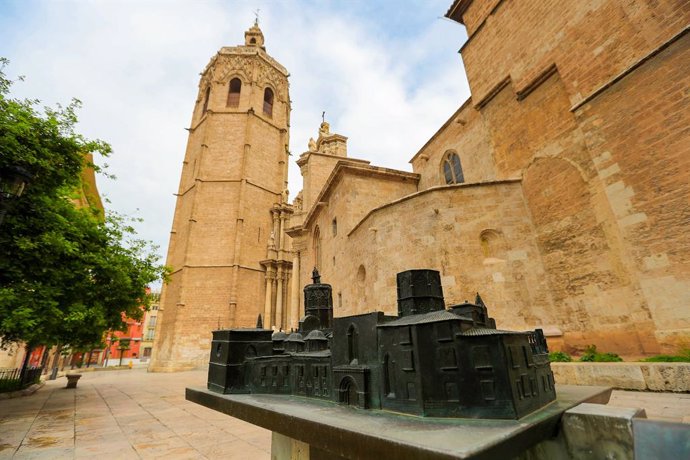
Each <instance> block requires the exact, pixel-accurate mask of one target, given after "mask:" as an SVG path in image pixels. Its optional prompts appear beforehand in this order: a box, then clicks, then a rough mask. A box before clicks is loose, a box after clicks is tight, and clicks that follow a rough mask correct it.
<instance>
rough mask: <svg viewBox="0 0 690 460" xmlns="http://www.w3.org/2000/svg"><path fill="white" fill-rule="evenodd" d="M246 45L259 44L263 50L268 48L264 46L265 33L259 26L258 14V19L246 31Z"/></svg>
mask: <svg viewBox="0 0 690 460" xmlns="http://www.w3.org/2000/svg"><path fill="white" fill-rule="evenodd" d="M244 45H245V46H258V47H259V48H261V49H262V50H264V51H265V50H266V47H265V46H264V33H263V32H261V29H260V28H259V16H258V14H257V17H256V19H255V20H254V25H253V26H251V27H250V28H249V30H247V31H246V32H245V33H244Z"/></svg>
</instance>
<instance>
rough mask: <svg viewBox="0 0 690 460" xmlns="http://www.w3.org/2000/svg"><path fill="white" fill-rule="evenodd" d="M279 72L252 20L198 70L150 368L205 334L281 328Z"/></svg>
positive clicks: (285, 212)
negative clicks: (237, 42) (236, 42)
mask: <svg viewBox="0 0 690 460" xmlns="http://www.w3.org/2000/svg"><path fill="white" fill-rule="evenodd" d="M287 75H288V73H287V70H286V69H285V68H284V67H283V66H282V65H280V64H279V63H278V62H277V61H275V60H274V59H273V58H272V57H270V56H269V55H268V54H267V53H266V50H265V47H264V37H263V34H262V32H261V30H260V29H259V27H258V25H257V24H254V26H253V27H251V28H250V29H249V30H248V31H247V32H245V44H244V45H243V46H235V47H224V48H222V49H221V50H220V51H219V52H218V53H217V54H216V55H215V56H214V57H213V58H212V59H211V61H210V62H209V64H208V65H207V66H206V68H205V69H204V71H203V72H202V74H201V80H200V82H199V96H198V99H197V101H196V102H195V105H194V110H193V114H192V121H191V125H190V128H189V140H188V143H187V151H186V154H185V159H184V164H183V167H182V177H181V179H180V187H179V190H178V193H177V204H176V207H175V216H174V219H173V228H172V230H171V234H170V244H169V247H168V256H167V264H168V265H169V266H171V267H172V268H173V272H172V274H171V277H170V282H169V283H167V284H166V285H165V286H164V287H163V289H162V292H161V308H160V310H159V313H158V321H159V322H160V323H161V327H160V329H159V331H158V332H157V333H156V338H155V346H154V349H153V354H152V358H151V364H150V369H151V370H153V371H174V370H182V369H190V368H194V367H196V366H198V365H201V364H203V363H205V362H206V360H207V353H208V349H209V346H210V342H209V337H210V336H209V333H210V332H209V331H211V330H213V329H218V328H219V327H230V326H250V325H254V324H256V321H257V317H258V316H259V315H262V316H263V318H264V324H266V325H268V326H271V325H276V326H277V327H281V325H283V324H284V323H285V320H284V317H285V314H286V312H287V311H288V309H287V302H288V298H289V289H288V287H289V286H290V273H291V264H292V260H291V255H290V251H289V250H288V244H289V242H288V241H287V239H286V238H285V234H284V231H283V229H284V228H285V227H286V222H287V221H288V218H289V214H290V206H289V205H288V203H287V191H286V190H287V167H288V143H289V133H288V126H289V121H290V96H289V93H288V81H287Z"/></svg>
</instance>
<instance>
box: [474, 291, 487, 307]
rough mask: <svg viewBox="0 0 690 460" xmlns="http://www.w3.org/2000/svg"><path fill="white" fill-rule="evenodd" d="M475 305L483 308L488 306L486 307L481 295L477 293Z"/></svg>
mask: <svg viewBox="0 0 690 460" xmlns="http://www.w3.org/2000/svg"><path fill="white" fill-rule="evenodd" d="M474 304H475V305H481V306H482V307H485V306H486V305H484V301H483V300H482V297H481V296H480V295H479V293H478V292H477V297H475V298H474Z"/></svg>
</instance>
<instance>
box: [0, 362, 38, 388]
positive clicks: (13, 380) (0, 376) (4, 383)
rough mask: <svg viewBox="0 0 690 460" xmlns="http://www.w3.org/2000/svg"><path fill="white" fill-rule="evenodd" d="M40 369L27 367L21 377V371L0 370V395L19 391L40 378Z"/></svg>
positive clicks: (12, 369) (11, 369)
mask: <svg viewBox="0 0 690 460" xmlns="http://www.w3.org/2000/svg"><path fill="white" fill-rule="evenodd" d="M42 371H43V368H42V367H29V368H27V369H26V371H25V372H24V375H23V377H22V370H21V369H14V368H0V393H3V392H7V391H15V390H21V389H22V388H25V387H28V386H29V385H32V384H34V383H36V382H38V380H39V379H40V378H41V372H42Z"/></svg>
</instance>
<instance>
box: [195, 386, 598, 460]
mask: <svg viewBox="0 0 690 460" xmlns="http://www.w3.org/2000/svg"><path fill="white" fill-rule="evenodd" d="M557 395H558V398H557V400H556V401H554V402H553V403H551V404H549V405H547V406H546V407H544V408H542V409H540V410H538V411H535V412H533V413H531V414H529V415H527V416H526V417H523V418H521V419H519V420H487V419H461V418H432V417H415V416H410V415H403V414H396V413H392V412H384V411H377V410H362V409H354V408H352V407H347V406H340V405H337V404H335V403H332V402H327V401H320V400H316V399H306V398H300V397H296V396H278V395H223V394H218V393H213V392H210V391H208V390H206V389H202V388H187V392H186V397H187V400H189V401H192V402H195V403H197V404H201V405H203V406H206V407H208V408H211V409H214V410H217V411H219V412H223V413H225V414H228V415H231V416H233V417H237V418H239V419H241V420H244V421H247V422H249V423H253V424H255V425H258V426H261V427H263V428H266V429H269V430H271V431H273V432H274V436H273V446H272V450H273V452H272V458H275V459H277V460H282V459H295V458H298V459H301V460H306V459H310V460H319V459H321V458H329V459H339V458H359V459H376V460H381V459H382V458H400V459H403V458H425V459H451V458H460V459H470V458H514V457H516V456H518V455H520V454H522V453H523V452H525V451H527V450H529V449H530V448H532V447H533V446H535V445H537V444H539V443H540V442H542V441H544V440H547V439H551V438H553V436H554V433H556V432H557V431H558V427H559V424H560V420H561V417H562V415H563V413H564V412H565V411H567V410H568V409H571V408H573V407H575V406H577V405H579V404H580V403H583V402H590V403H596V404H605V403H606V402H608V399H609V397H610V395H611V389H610V388H606V387H576V386H561V387H558V390H557Z"/></svg>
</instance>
